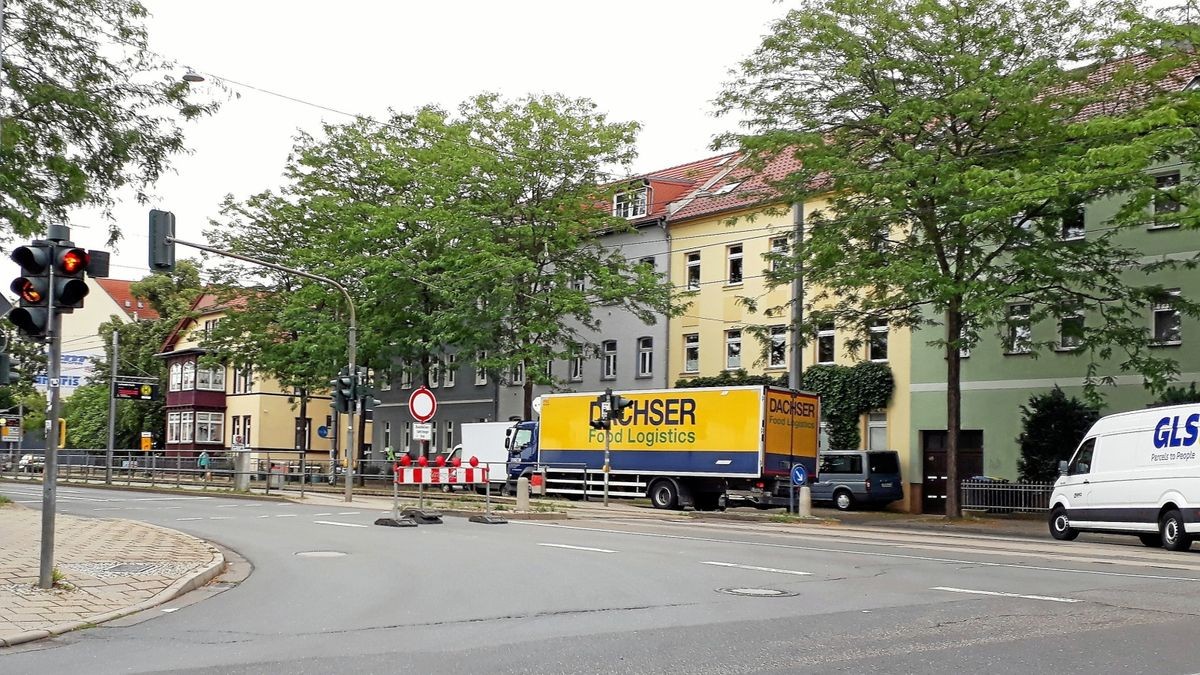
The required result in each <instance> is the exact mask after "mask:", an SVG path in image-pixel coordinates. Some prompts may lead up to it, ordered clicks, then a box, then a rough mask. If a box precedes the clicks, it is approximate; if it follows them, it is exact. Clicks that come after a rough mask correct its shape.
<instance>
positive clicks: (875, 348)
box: [867, 319, 888, 361]
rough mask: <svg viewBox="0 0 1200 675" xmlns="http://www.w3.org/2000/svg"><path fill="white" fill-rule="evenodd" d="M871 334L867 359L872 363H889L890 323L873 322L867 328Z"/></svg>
mask: <svg viewBox="0 0 1200 675" xmlns="http://www.w3.org/2000/svg"><path fill="white" fill-rule="evenodd" d="M867 332H868V333H870V336H869V340H868V341H867V358H868V359H870V360H872V361H887V357H888V322H887V320H886V319H878V320H875V321H872V322H871V323H870V324H869V325H868V326H867Z"/></svg>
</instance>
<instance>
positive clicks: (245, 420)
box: [242, 415, 251, 447]
mask: <svg viewBox="0 0 1200 675" xmlns="http://www.w3.org/2000/svg"><path fill="white" fill-rule="evenodd" d="M242 435H243V438H242V442H243V443H245V444H246V446H247V447H251V443H250V416H249V415H242Z"/></svg>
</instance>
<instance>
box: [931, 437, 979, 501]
mask: <svg viewBox="0 0 1200 675" xmlns="http://www.w3.org/2000/svg"><path fill="white" fill-rule="evenodd" d="M958 438H959V442H958V479H959V480H963V479H964V478H970V477H971V476H978V475H980V474H982V473H983V431H980V430H966V429H964V430H963V431H961V432H959V437H958ZM921 455H922V458H923V462H922V469H921V482H922V484H923V486H922V489H921V493H922V496H921V513H945V512H946V495H947V492H946V487H947V486H946V466H947V465H946V432H945V431H922V432H921Z"/></svg>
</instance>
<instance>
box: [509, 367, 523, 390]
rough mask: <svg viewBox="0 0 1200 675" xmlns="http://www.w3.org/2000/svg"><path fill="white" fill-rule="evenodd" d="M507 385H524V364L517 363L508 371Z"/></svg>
mask: <svg viewBox="0 0 1200 675" xmlns="http://www.w3.org/2000/svg"><path fill="white" fill-rule="evenodd" d="M508 384H509V385H510V386H513V387H518V386H521V385H524V384H525V362H524V361H518V362H517V363H514V364H513V365H512V367H511V368H509V369H508Z"/></svg>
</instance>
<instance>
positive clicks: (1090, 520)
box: [1049, 403, 1200, 551]
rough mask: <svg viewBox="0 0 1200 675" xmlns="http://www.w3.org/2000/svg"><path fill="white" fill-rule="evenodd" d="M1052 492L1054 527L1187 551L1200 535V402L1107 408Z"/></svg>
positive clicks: (1067, 535) (1068, 534)
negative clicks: (1122, 536) (1132, 537)
mask: <svg viewBox="0 0 1200 675" xmlns="http://www.w3.org/2000/svg"><path fill="white" fill-rule="evenodd" d="M1061 471H1062V475H1061V476H1059V478H1058V481H1056V482H1055V484H1054V490H1053V492H1051V494H1050V523H1049V524H1050V534H1051V536H1053V537H1054V538H1055V539H1061V540H1068V541H1069V540H1071V539H1074V538H1075V537H1077V536H1079V533H1080V532H1113V533H1118V534H1131V535H1137V536H1138V537H1139V538H1140V539H1141V540H1142V543H1143V544H1145V545H1146V546H1163V547H1164V548H1167V549H1169V550H1172V551H1186V550H1187V549H1188V548H1189V547H1191V545H1192V539H1193V538H1195V537H1197V536H1200V404H1198V403H1191V404H1187V405H1176V406H1168V407H1163V408H1148V409H1146V410H1135V411H1133V412H1125V413H1119V414H1116V415H1109V416H1107V417H1104V418H1101V419H1100V420H1098V421H1097V422H1096V423H1095V424H1094V425H1092V428H1091V429H1090V430H1088V433H1087V435H1086V436H1085V437H1084V439H1083V442H1082V443H1080V444H1079V447H1078V448H1077V449H1076V450H1075V454H1074V455H1072V457H1071V460H1070V461H1069V462H1063V465H1062V467H1061Z"/></svg>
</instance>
